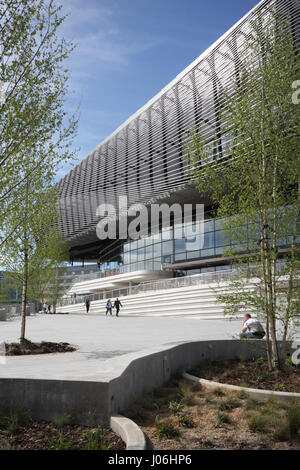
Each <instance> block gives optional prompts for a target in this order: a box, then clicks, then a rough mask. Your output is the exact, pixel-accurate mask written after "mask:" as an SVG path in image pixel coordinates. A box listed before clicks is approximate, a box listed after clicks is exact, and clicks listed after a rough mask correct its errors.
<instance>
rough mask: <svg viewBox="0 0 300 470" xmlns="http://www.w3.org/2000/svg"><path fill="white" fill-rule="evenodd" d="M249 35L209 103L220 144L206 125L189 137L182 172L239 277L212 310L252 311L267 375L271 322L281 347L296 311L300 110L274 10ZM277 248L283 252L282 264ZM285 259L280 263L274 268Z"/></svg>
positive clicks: (289, 43)
mask: <svg viewBox="0 0 300 470" xmlns="http://www.w3.org/2000/svg"><path fill="white" fill-rule="evenodd" d="M261 23H263V28H262V24H261ZM252 27H253V31H252V34H249V36H248V41H247V44H246V47H245V53H244V55H241V57H240V63H241V66H240V67H238V68H237V70H236V74H235V77H234V79H233V83H232V84H231V86H230V87H229V88H228V90H225V91H224V93H222V92H220V93H219V94H218V96H217V97H216V100H217V105H218V109H219V110H220V113H219V115H218V116H217V117H216V119H217V123H216V126H218V127H219V129H220V134H219V135H218V136H217V137H216V139H215V141H213V142H211V130H210V129H209V127H208V126H206V125H205V123H202V124H201V125H200V126H199V127H197V128H196V129H194V131H193V132H191V134H190V141H189V145H188V155H189V157H188V164H189V171H190V176H191V180H193V182H194V183H196V185H197V188H198V190H199V192H200V194H201V196H205V198H206V199H207V198H208V199H209V200H210V201H211V204H212V206H213V207H214V208H216V210H215V213H216V215H217V216H218V217H219V218H220V219H219V225H220V229H222V233H223V237H224V239H226V240H227V241H228V243H227V245H228V247H229V248H228V250H226V251H225V252H224V253H223V255H224V256H231V257H232V258H233V265H234V267H235V268H236V277H235V278H233V279H230V283H229V284H228V290H227V289H223V290H222V292H220V291H219V292H217V300H218V301H219V302H221V303H223V304H224V305H225V310H224V311H225V314H228V315H230V316H234V315H236V314H239V313H240V312H241V310H244V311H245V310H247V311H249V310H253V311H254V312H259V313H260V314H261V316H262V318H263V320H264V321H265V322H266V323H267V322H268V324H269V327H270V341H271V342H272V345H273V347H271V345H270V342H269V338H267V340H268V341H267V348H268V351H269V356H268V359H269V366H270V368H276V367H278V350H277V336H276V324H275V319H276V318H277V319H278V320H280V321H281V322H282V323H283V326H284V335H283V340H284V343H285V341H286V338H287V332H288V329H289V325H290V322H291V319H292V318H294V317H295V316H296V315H298V313H299V305H300V290H299V289H298V285H299V280H300V262H299V249H300V247H299V239H298V238H297V237H299V225H298V218H299V214H300V205H299V200H298V187H299V181H300V166H299V138H300V130H299V122H300V106H296V105H295V104H293V102H292V93H293V90H292V83H293V82H294V81H295V80H298V79H299V76H300V58H299V54H295V48H294V42H293V37H292V35H291V34H290V33H289V32H288V29H287V25H286V23H285V22H284V20H283V19H282V18H281V17H279V16H278V13H277V12H276V9H274V10H272V8H270V11H269V16H268V18H267V17H264V18H262V17H259V18H258V19H257V20H256V21H253V23H252ZM275 38H276V40H275ZM223 141H226V142H227V144H226V146H222V142H223ZM280 247H285V248H288V251H287V252H286V254H283V253H280V250H279V249H278V248H280ZM241 254H244V257H241V256H240V255H241ZM282 255H283V256H284V263H279V259H280V256H282ZM245 274H246V275H245ZM282 276H286V282H285V283H283V282H282ZM251 277H255V278H256V279H257V281H256V288H255V289H249V282H250V281H249V279H250V278H251ZM284 349H285V346H284V348H283V352H284Z"/></svg>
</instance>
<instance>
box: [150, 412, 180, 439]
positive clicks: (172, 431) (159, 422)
mask: <svg viewBox="0 0 300 470" xmlns="http://www.w3.org/2000/svg"><path fill="white" fill-rule="evenodd" d="M154 427H155V430H156V433H157V435H158V436H159V437H163V438H165V439H176V438H178V437H179V435H180V432H179V430H178V429H177V427H176V426H175V424H174V423H173V421H172V420H171V419H160V418H159V416H156V418H155V422H154Z"/></svg>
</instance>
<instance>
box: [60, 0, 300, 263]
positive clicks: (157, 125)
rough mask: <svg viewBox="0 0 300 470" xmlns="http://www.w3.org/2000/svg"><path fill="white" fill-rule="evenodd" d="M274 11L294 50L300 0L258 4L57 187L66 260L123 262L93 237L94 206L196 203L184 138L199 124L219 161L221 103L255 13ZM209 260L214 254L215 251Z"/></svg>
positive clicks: (113, 247)
mask: <svg viewBox="0 0 300 470" xmlns="http://www.w3.org/2000/svg"><path fill="white" fill-rule="evenodd" d="M274 5H275V6H277V8H278V10H279V11H280V12H281V13H283V14H284V15H285V16H287V17H288V18H289V19H290V20H293V21H292V24H293V34H294V37H295V41H296V42H297V44H298V45H300V41H299V36H300V35H299V29H300V26H299V25H300V2H299V0H263V1H261V2H260V3H259V4H258V5H257V6H256V7H255V8H254V9H253V10H252V11H251V12H249V13H248V14H247V15H246V16H245V17H244V18H242V19H241V20H240V21H239V22H238V23H237V24H236V25H235V26H233V27H232V28H231V29H230V30H229V31H228V32H227V33H225V34H224V35H223V36H222V37H221V38H220V39H219V40H218V41H216V42H215V43H214V44H213V45H212V46H211V47H210V48H208V49H207V50H206V51H205V52H204V53H203V54H201V55H200V56H199V57H198V58H197V59H196V60H195V61H194V62H193V63H192V64H191V65H190V66H189V67H187V68H186V69H185V70H184V71H183V72H182V73H180V74H179V75H178V76H177V77H176V78H175V79H174V80H173V81H172V82H171V83H170V84H169V85H167V86H166V87H165V88H164V89H163V90H162V91H161V92H160V93H159V94H158V95H156V96H155V97H154V98H153V99H152V100H150V101H149V102H148V103H147V104H146V105H145V106H144V107H143V108H141V109H140V110H138V111H137V112H136V113H135V114H134V115H133V116H131V117H130V118H129V119H128V120H127V121H126V122H125V123H124V124H123V125H121V126H120V127H119V128H118V129H117V130H116V131H115V132H114V133H113V134H111V135H110V136H109V137H108V138H107V139H106V140H104V142H102V143H101V144H100V145H99V146H98V147H97V148H96V149H95V150H93V151H92V152H91V153H90V154H89V155H88V156H87V157H86V158H85V159H84V160H83V161H82V162H81V163H80V164H79V165H77V166H76V167H75V168H74V169H73V170H72V171H70V172H69V173H68V174H67V175H66V176H65V177H64V178H63V179H62V180H61V181H60V182H59V188H60V193H61V200H60V206H61V212H62V221H61V228H62V232H63V234H64V236H65V238H66V240H67V242H68V245H69V248H70V254H71V258H73V259H74V260H83V259H86V260H95V261H98V260H101V261H105V260H106V261H108V260H115V261H116V263H118V262H124V259H123V260H122V259H121V258H122V256H123V255H124V251H123V249H122V250H121V246H122V245H121V243H120V242H118V241H116V242H114V243H107V242H106V243H105V242H101V241H100V240H98V238H97V235H96V225H97V223H98V221H99V217H97V215H96V210H97V207H98V206H99V205H100V204H103V203H107V204H112V205H113V206H116V205H117V201H118V196H120V195H127V197H128V204H129V205H131V204H133V203H144V204H149V203H151V202H153V201H156V200H159V201H160V202H163V201H164V202H169V203H170V204H172V203H173V202H181V203H187V202H196V201H197V200H198V198H199V195H198V193H197V191H196V190H195V189H194V188H193V186H192V184H190V183H189V180H188V176H187V173H186V171H185V168H186V163H185V157H186V154H187V150H186V142H187V138H188V133H189V131H190V130H191V129H192V128H193V127H195V126H197V125H199V124H201V126H202V128H203V129H204V132H205V135H206V138H207V142H210V141H211V142H213V141H214V142H215V144H214V148H213V153H214V157H215V158H217V159H219V160H221V159H222V158H224V156H225V155H226V140H225V139H224V137H223V135H222V126H221V122H220V98H221V96H222V93H223V91H224V89H225V88H228V87H229V88H230V86H232V83H233V80H232V79H233V78H234V77H238V75H239V73H240V65H241V63H240V57H241V54H242V53H243V51H244V49H245V44H246V41H245V39H246V37H247V35H248V34H249V32H250V31H251V21H252V20H253V19H254V18H255V17H257V15H258V14H259V12H262V14H263V15H267V11H268V8H270V6H274ZM199 202H200V201H199ZM201 202H203V201H201ZM214 230H215V228H214ZM214 237H215V235H214ZM145 246H146V245H145ZM212 248H215V245H214V246H211V247H210V249H212ZM125 249H126V247H125ZM219 252H220V250H219ZM122 253H123V255H122ZM219 254H220V253H219ZM145 256H146V255H145ZM195 256H196V255H195ZM201 256H202V255H201V253H200V252H199V253H198V257H201ZM211 256H212V255H211ZM213 256H218V253H217V252H216V251H214V254H213ZM154 258H157V260H158V259H159V257H153V259H154Z"/></svg>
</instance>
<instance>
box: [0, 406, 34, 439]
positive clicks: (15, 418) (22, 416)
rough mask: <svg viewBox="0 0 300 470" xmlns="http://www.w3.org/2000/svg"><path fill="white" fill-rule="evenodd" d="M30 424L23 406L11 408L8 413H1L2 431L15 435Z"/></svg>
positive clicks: (0, 423) (0, 428)
mask: <svg viewBox="0 0 300 470" xmlns="http://www.w3.org/2000/svg"><path fill="white" fill-rule="evenodd" d="M28 423H29V417H28V414H27V412H26V411H25V410H24V408H22V407H21V406H11V407H10V409H9V411H8V412H5V411H1V412H0V430H2V431H6V432H8V433H10V434H15V433H16V432H17V431H18V429H19V428H20V427H21V426H26V425H27V424H28Z"/></svg>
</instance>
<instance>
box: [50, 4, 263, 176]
mask: <svg viewBox="0 0 300 470" xmlns="http://www.w3.org/2000/svg"><path fill="white" fill-rule="evenodd" d="M62 3H63V5H64V12H68V13H69V17H68V18H67V20H66V21H65V23H64V25H63V26H62V30H61V33H62V34H63V35H64V37H65V38H66V39H72V40H74V42H76V43H77V48H76V51H75V52H74V53H73V54H72V57H71V58H70V59H69V61H68V65H69V68H70V91H71V93H70V96H69V100H68V103H67V110H68V111H69V112H72V111H73V110H74V108H75V107H76V105H78V104H79V103H80V122H79V129H78V135H77V137H76V140H75V142H74V146H76V147H80V152H79V154H78V161H79V160H81V159H82V158H84V157H85V156H86V155H87V154H88V153H89V152H91V151H92V150H93V149H94V148H95V147H96V146H97V145H98V144H99V143H100V142H102V140H104V139H105V137H107V136H108V135H109V134H110V133H112V132H113V131H114V130H115V129H116V128H117V127H118V126H119V125H120V124H122V123H123V122H124V121H125V120H126V119H127V118H128V117H129V116H130V115H131V114H133V113H134V112H135V111H136V110H137V109H138V108H140V107H141V106H143V105H144V104H145V103H146V102H147V101H148V100H149V99H150V98H152V97H153V96H154V95H155V94H156V93H158V92H159V91H160V90H161V89H162V88H163V87H164V86H165V85H167V84H168V83H169V82H170V81H171V80H172V79H173V78H174V77H175V76H176V75H177V74H178V73H180V72H181V71H182V70H183V69H184V68H185V67H187V66H188V65H189V64H190V63H191V62H192V61H193V60H194V59H196V58H197V57H198V56H199V55H200V54H201V53H202V52H203V51H204V50H205V49H206V48H207V47H209V46H210V45H211V44H212V43H213V42H214V41H215V40H216V39H218V38H219V37H220V36H221V35H222V34H223V33H225V32H226V31H227V30H228V29H229V28H230V27H231V26H232V25H233V24H234V23H235V22H236V21H238V20H239V19H240V18H241V17H242V16H243V15H245V14H246V13H247V12H248V11H249V10H250V9H251V8H253V7H254V6H255V4H256V3H258V2H255V0H211V1H209V0H84V1H83V0H63V2H62ZM72 166H74V165H73V164H68V165H65V166H64V167H63V168H61V170H60V171H59V173H58V175H57V177H58V179H59V178H60V177H61V176H63V175H64V174H65V173H66V172H67V171H68V170H69V169H70V168H71V167H72Z"/></svg>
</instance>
